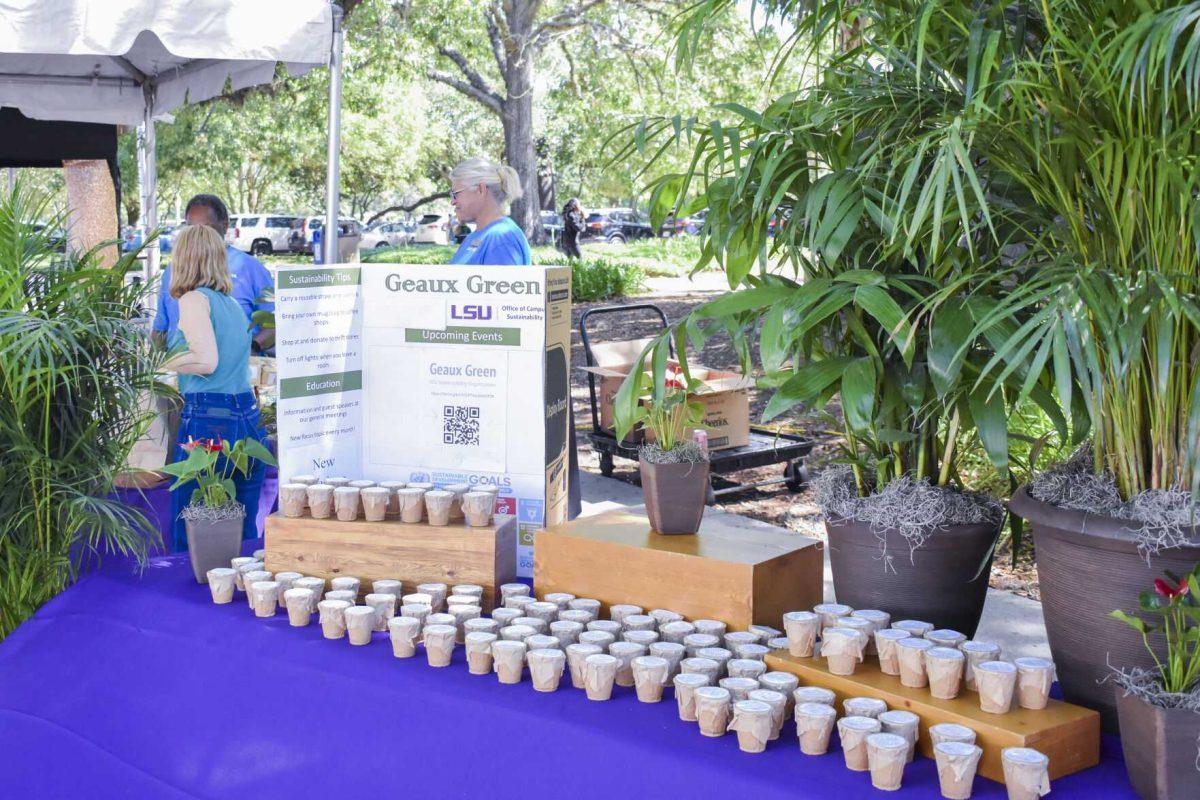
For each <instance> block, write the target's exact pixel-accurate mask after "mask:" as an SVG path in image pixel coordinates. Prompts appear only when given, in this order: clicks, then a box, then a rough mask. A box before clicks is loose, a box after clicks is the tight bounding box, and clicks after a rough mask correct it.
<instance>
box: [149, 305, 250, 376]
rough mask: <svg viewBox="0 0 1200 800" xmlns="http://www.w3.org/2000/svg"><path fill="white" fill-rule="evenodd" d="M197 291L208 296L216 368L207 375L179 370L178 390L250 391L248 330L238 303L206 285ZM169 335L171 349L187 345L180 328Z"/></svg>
mask: <svg viewBox="0 0 1200 800" xmlns="http://www.w3.org/2000/svg"><path fill="white" fill-rule="evenodd" d="M196 291H198V292H200V293H201V294H203V295H204V296H205V297H207V298H208V319H209V321H210V322H211V323H212V326H213V335H214V337H215V338H216V340H217V368H216V369H215V370H213V371H212V374H210V375H188V374H185V373H180V375H179V392H180V394H192V393H193V392H211V393H214V394H245V393H246V392H248V391H250V331H248V330H247V329H246V324H245V322H244V321H243V319H242V314H241V311H242V309H241V308H240V305H241V304H240V303H238V302H236V301H235V300H234V299H233V298H232V297H230V296H229V295H227V294H221V293H220V292H218V291H215V290H213V289H209V288H207V287H200V288H199V289H197V290H196ZM172 299H174V298H172ZM170 337H171V338H170V340H169V341H168V344H169V345H170V347H171V348H175V347H177V346H180V345H184V344H187V337H185V336H184V335H183V332H182V331H180V330H175V331H172V332H171V334H170Z"/></svg>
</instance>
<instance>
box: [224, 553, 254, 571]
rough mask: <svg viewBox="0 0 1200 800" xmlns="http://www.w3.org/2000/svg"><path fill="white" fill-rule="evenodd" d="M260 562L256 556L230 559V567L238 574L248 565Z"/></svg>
mask: <svg viewBox="0 0 1200 800" xmlns="http://www.w3.org/2000/svg"><path fill="white" fill-rule="evenodd" d="M258 560H259V559H257V558H255V557H254V556H238V557H236V558H232V559H230V561H229V566H230V568H231V569H233V570H234V572H237V571H239V570H241V568H242V567H244V566H246V565H247V564H253V563H254V562H255V561H258Z"/></svg>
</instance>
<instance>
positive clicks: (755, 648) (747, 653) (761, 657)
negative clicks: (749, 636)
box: [733, 644, 771, 664]
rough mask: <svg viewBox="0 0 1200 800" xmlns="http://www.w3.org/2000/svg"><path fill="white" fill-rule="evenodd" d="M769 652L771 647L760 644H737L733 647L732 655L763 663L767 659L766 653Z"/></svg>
mask: <svg viewBox="0 0 1200 800" xmlns="http://www.w3.org/2000/svg"><path fill="white" fill-rule="evenodd" d="M770 652H771V648H769V647H767V646H766V645H762V644H739V645H738V646H737V647H736V648H734V651H733V655H734V657H735V658H741V659H749V660H752V661H761V662H763V663H764V664H765V663H766V661H767V654H768V653H770Z"/></svg>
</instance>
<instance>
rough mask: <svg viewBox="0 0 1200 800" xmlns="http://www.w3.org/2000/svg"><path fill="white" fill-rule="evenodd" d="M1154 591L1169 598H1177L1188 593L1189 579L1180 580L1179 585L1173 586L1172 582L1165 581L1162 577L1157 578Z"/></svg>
mask: <svg viewBox="0 0 1200 800" xmlns="http://www.w3.org/2000/svg"><path fill="white" fill-rule="evenodd" d="M1154 591H1156V592H1158V593H1159V594H1160V595H1162V596H1163V597H1165V598H1167V599H1168V600H1175V599H1178V598H1180V597H1183V596H1184V595H1185V594H1187V593H1188V584H1187V581H1180V582H1179V585H1178V586H1175V587H1172V586H1171V584H1170V583H1168V582H1167V581H1164V580H1163V579H1162V578H1155V579H1154Z"/></svg>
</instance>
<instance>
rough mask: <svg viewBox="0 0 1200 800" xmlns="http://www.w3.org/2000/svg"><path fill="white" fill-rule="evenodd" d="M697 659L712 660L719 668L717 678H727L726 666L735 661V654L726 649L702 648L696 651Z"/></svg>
mask: <svg viewBox="0 0 1200 800" xmlns="http://www.w3.org/2000/svg"><path fill="white" fill-rule="evenodd" d="M696 658H710V659H712V660H713V661H715V662H717V667H718V668H719V670H718V673H717V676H718V677H725V675H726V670H725V665H726V664H728V663H729V662H730V661H732V660H733V653H731V652H729V651H728V650H726V649H725V648H724V647H701V648H700V649H699V650H697V651H696Z"/></svg>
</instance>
